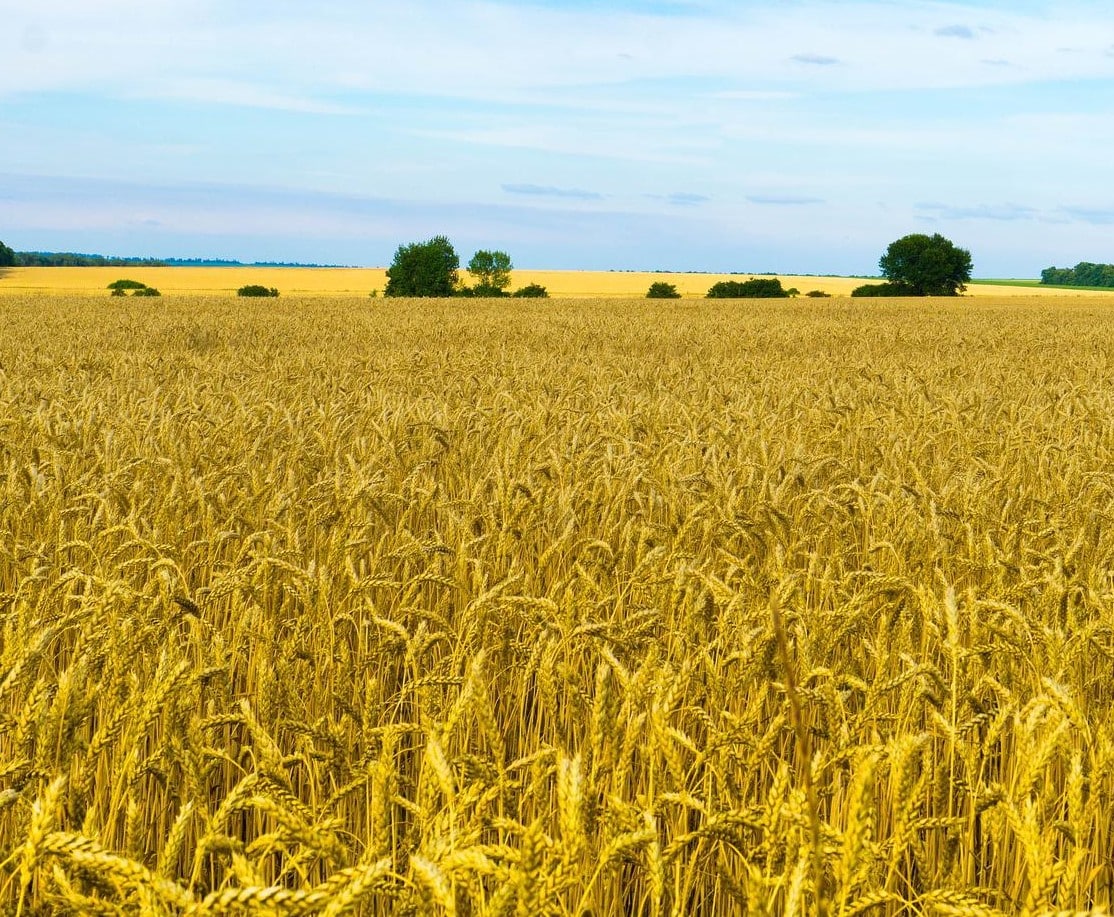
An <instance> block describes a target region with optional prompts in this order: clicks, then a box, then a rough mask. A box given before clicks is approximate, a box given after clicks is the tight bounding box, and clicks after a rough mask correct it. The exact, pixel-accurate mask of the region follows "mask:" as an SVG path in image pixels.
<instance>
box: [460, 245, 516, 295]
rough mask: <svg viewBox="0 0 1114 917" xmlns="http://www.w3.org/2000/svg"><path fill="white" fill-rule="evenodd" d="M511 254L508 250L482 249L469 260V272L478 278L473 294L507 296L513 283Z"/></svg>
mask: <svg viewBox="0 0 1114 917" xmlns="http://www.w3.org/2000/svg"><path fill="white" fill-rule="evenodd" d="M513 267H514V265H513V264H511V256H510V255H508V254H507V253H506V252H489V251H485V250H483V249H481V250H480V251H478V252H476V254H474V255H473V256H472V260H471V261H469V262H468V273H469V274H471V275H472V276H473V277H475V278H476V280H477V283H476V286H475V287H474V288H473V289H472V295H473V296H506V295H507V293H506V290H507V287H509V286H510V285H511V269H512V268H513Z"/></svg>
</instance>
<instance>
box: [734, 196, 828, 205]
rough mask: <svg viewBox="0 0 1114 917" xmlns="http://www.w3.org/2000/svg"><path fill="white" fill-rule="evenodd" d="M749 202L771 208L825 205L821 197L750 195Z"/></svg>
mask: <svg viewBox="0 0 1114 917" xmlns="http://www.w3.org/2000/svg"><path fill="white" fill-rule="evenodd" d="M747 200H748V201H750V202H751V203H752V204H762V205H764V206H771V207H799V206H802V205H804V204H823V203H824V199H823V198H821V197H801V196H798V195H792V194H748V195H747Z"/></svg>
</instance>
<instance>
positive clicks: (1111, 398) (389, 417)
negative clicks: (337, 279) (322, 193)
mask: <svg viewBox="0 0 1114 917" xmlns="http://www.w3.org/2000/svg"><path fill="white" fill-rule="evenodd" d="M139 279H143V278H142V277H140V278H139ZM1112 339H1114V309H1112V308H1111V306H1110V301H1109V300H1104V299H1101V298H1096V297H1092V298H1076V299H1071V300H1048V299H1039V300H1036V299H1029V300H1016V299H1013V300H1005V299H993V298H986V299H979V300H974V301H972V300H966V301H958V302H957V301H941V300H923V301H917V302H909V301H904V302H899V301H894V302H885V301H871V302H870V303H869V304H868V305H866V306H864V305H862V304H861V303H859V302H858V301H851V300H840V299H835V300H831V301H823V302H813V301H807V302H806V301H797V302H778V303H769V302H756V303H750V304H741V303H738V302H734V303H731V302H728V303H724V302H691V303H690V302H680V303H676V302H672V303H671V302H665V303H660V302H659V303H655V302H646V301H631V300H627V301H623V300H550V301H509V302H493V301H469V302H466V303H464V304H462V303H461V302H459V301H413V300H369V299H368V298H367V297H366V295H364V296H361V297H359V298H355V297H349V298H338V297H334V298H328V297H321V296H317V297H311V298H298V297H293V296H283V297H282V298H280V299H279V300H271V301H265V302H260V301H237V300H235V299H233V298H229V297H224V298H221V297H215V296H196V295H195V296H187V295H184V294H183V295H182V296H178V297H174V298H164V299H163V300H160V301H157V302H156V303H155V304H154V305H152V304H151V302H150V301H140V300H132V299H116V300H109V299H108V298H107V297H106V298H105V299H104V300H103V301H91V300H90V299H89V298H88V297H85V296H64V295H55V296H45V297H44V296H19V295H10V296H7V297H6V298H4V299H3V300H2V301H0V656H2V664H0V724H2V725H0V858H2V861H3V868H2V870H0V882H2V887H0V912H2V913H5V914H16V915H19V917H23V915H46V914H67V913H68V914H97V915H100V914H104V915H110V914H111V915H119V914H143V915H216V914H271V915H308V914H322V915H328V917H335V915H340V914H366V915H393V914H421V915H425V914H430V915H459V917H473V915H475V917H479V915H518V917H527V915H579V917H588V915H592V917H620V915H735V914H740V913H749V914H764V915H803V914H823V915H832V917H834V915H842V917H851V915H858V914H871V915H875V914H883V915H895V914H902V915H928V914H945V915H961V917H993V915H998V914H1024V915H1039V914H1054V913H1064V914H1072V913H1094V914H1100V913H1106V910H1105V909H1106V908H1108V907H1109V905H1110V903H1111V898H1112V893H1114V871H1112V865H1111V864H1112V863H1114V714H1112V700H1114V678H1112V677H1111V676H1112V672H1114V361H1111V360H1110V357H1109V354H1110V346H1111V343H1110V342H1111V340H1112Z"/></svg>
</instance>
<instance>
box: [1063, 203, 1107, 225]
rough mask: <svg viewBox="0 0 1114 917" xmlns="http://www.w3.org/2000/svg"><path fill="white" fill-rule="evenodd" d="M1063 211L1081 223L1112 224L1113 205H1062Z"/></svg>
mask: <svg viewBox="0 0 1114 917" xmlns="http://www.w3.org/2000/svg"><path fill="white" fill-rule="evenodd" d="M1062 210H1063V212H1064V213H1066V214H1067V215H1068V216H1070V217H1071V218H1072V219H1074V220H1078V221H1080V222H1081V223H1091V224H1093V225H1095V226H1109V225H1111V224H1114V207H1105V208H1104V207H1064V208H1062Z"/></svg>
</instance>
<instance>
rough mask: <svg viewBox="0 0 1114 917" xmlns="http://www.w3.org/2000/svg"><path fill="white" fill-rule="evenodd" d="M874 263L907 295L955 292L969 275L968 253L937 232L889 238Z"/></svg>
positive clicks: (960, 288)
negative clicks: (907, 291)
mask: <svg viewBox="0 0 1114 917" xmlns="http://www.w3.org/2000/svg"><path fill="white" fill-rule="evenodd" d="M878 266H879V267H880V268H881V269H882V276H883V277H885V278H886V279H887V280H888V281H890V283H893V284H898V285H900V286H903V287H907V288H908V289H909V291H910V292H909V293H908V294H906V295H910V296H958V295H959V294H960V293H961V292H963V291H964V290H965V289H967V287H966V286H965V284H966V283H967V281H969V280H970V279H971V253H970V252H969V251H967V249H965V248H958V247H957V246H956V245H955V244H954V243H953V242H951V241H950V240H948V239H945V238H944V237H943V236H942V235H940V233H935V234H933V235H931V236H926V235H924V234H923V233H913V234H912V235H908V236H903V237H902V238H900V239H898V240H897V241H896V242H891V243H890V247H889V248H887V249H886V254H884V255H883V256H882V257H881V258H880V259H879V260H878ZM890 295H902V294H900V293H899V294H890Z"/></svg>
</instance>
